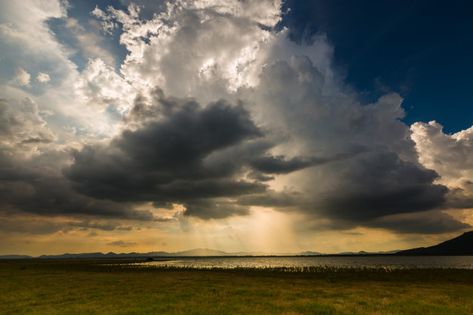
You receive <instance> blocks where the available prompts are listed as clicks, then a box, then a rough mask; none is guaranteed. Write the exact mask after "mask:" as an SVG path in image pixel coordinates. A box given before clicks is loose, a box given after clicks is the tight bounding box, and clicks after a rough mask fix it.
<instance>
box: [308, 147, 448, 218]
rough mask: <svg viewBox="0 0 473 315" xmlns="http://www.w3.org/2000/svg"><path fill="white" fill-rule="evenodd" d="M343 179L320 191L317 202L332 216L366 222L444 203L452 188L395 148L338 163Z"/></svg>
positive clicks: (340, 177) (325, 212) (338, 176)
mask: <svg viewBox="0 0 473 315" xmlns="http://www.w3.org/2000/svg"><path fill="white" fill-rule="evenodd" d="M334 167H335V168H337V169H338V173H337V174H336V175H335V176H337V179H339V180H338V181H337V182H336V184H335V185H333V187H332V188H330V189H328V190H325V191H323V192H321V193H320V194H318V195H316V196H315V197H316V199H317V201H315V204H316V205H317V206H319V207H320V208H321V209H322V211H323V213H324V214H325V215H327V216H329V217H332V218H340V219H348V220H353V221H359V222H362V221H364V220H367V219H372V218H377V217H382V216H385V215H390V214H396V213H408V212H418V211H425V210H430V209H435V208H439V207H441V206H442V205H443V204H444V202H445V197H446V194H447V192H448V189H447V188H446V187H445V186H443V185H439V184H434V180H435V179H437V178H438V175H437V173H435V172H434V171H432V170H427V169H424V168H422V167H421V166H419V165H415V164H413V163H410V162H407V161H403V160H401V159H400V158H399V157H398V156H397V155H396V154H394V153H391V152H370V153H366V154H362V155H359V156H357V157H356V158H353V159H351V160H349V161H345V162H343V165H340V163H338V165H334Z"/></svg>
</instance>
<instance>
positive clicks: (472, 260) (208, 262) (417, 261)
mask: <svg viewBox="0 0 473 315" xmlns="http://www.w3.org/2000/svg"><path fill="white" fill-rule="evenodd" d="M138 265H140V266H144V267H146V266H149V267H158V266H162V267H182V268H199V269H208V268H223V269H233V268H257V269H262V268H305V267H331V268H389V269H409V268H454V269H473V256H323V257H179V258H169V259H167V258H166V259H164V260H159V261H149V262H143V263H139V264H138Z"/></svg>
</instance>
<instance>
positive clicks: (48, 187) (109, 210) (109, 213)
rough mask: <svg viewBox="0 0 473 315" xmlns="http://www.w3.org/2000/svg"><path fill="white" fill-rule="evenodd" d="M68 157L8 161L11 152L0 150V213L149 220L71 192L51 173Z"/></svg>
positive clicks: (144, 215) (124, 207)
mask: <svg viewBox="0 0 473 315" xmlns="http://www.w3.org/2000/svg"><path fill="white" fill-rule="evenodd" d="M67 157H68V154H67V153H65V152H49V153H43V154H42V155H40V156H37V157H35V159H22V158H19V157H16V158H11V155H10V152H4V151H1V150H0V208H1V210H4V211H20V212H29V213H35V214H40V215H72V216H74V215H89V216H99V217H109V218H113V217H117V218H125V219H136V220H152V218H153V216H152V214H151V213H149V212H145V211H135V210H132V209H131V208H130V206H129V205H127V204H125V203H124V204H119V203H116V202H113V201H110V200H98V199H94V198H91V197H88V196H84V195H82V194H80V193H78V192H76V191H75V190H73V189H72V188H71V186H70V184H69V182H68V181H67V180H66V179H65V178H64V177H63V176H62V175H61V174H60V173H56V172H55V171H54V164H55V163H58V164H61V163H62V162H63V161H62V160H63V159H66V158H67ZM45 163H46V164H45Z"/></svg>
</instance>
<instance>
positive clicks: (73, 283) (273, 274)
mask: <svg viewBox="0 0 473 315" xmlns="http://www.w3.org/2000/svg"><path fill="white" fill-rule="evenodd" d="M103 263H104V262H103V261H102V262H97V261H81V260H76V261H59V260H57V261H54V260H53V261H40V260H24V261H0V313H1V314H30V313H32V314H150V313H154V314H167V313H170V314H473V271H467V270H398V271H389V272H387V271H385V270H335V269H314V270H312V272H282V271H277V270H173V269H144V268H140V269H138V268H128V267H127V268H125V267H121V266H119V265H116V264H103Z"/></svg>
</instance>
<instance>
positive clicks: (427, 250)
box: [0, 231, 473, 259]
mask: <svg viewBox="0 0 473 315" xmlns="http://www.w3.org/2000/svg"><path fill="white" fill-rule="evenodd" d="M320 255H327V254H323V253H319V252H313V251H305V252H300V253H279V254H270V253H262V252H232V253H228V252H224V251H220V250H214V249H206V248H198V249H191V250H186V251H180V252H171V253H170V252H163V251H161V252H148V253H136V252H131V253H113V252H110V253H106V254H104V253H100V252H97V253H79V254H67V253H66V254H61V255H42V256H39V257H37V258H44V259H47V258H64V259H67V258H69V259H75V258H94V259H95V258H154V257H202V256H204V257H224V256H227V257H243V256H320ZM332 255H340V256H342V255H345V256H349V255H352V256H354V255H413V256H415V255H418V256H424V255H444V256H449V255H451V256H454V255H473V231H470V232H466V233H463V234H462V235H460V236H458V237H456V238H453V239H451V240H448V241H445V242H443V243H440V244H437V245H434V246H430V247H419V248H413V249H408V250H401V251H398V250H395V251H388V252H364V251H361V252H344V253H338V254H332ZM26 258H34V257H32V256H27V255H4V256H0V259H26Z"/></svg>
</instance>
